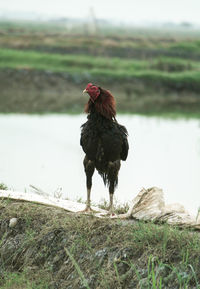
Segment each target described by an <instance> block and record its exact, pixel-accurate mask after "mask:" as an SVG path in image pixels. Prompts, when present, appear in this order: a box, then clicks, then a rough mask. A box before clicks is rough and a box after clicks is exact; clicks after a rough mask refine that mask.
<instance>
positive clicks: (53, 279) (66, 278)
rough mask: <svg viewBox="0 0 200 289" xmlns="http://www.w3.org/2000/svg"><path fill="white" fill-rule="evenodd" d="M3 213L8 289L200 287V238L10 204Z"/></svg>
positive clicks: (0, 264)
mask: <svg viewBox="0 0 200 289" xmlns="http://www.w3.org/2000/svg"><path fill="white" fill-rule="evenodd" d="M0 215H1V221H0V223H1V226H0V237H1V242H0V252H1V259H0V269H1V279H0V286H1V288H2V289H7V288H113V289H114V288H172V287H173V288H186V287H188V288H199V285H200V284H199V283H198V282H199V281H198V280H199V279H200V270H199V265H200V264H199V255H200V251H199V248H200V239H199V234H198V233H195V232H193V233H192V232H191V231H188V230H178V229H176V228H173V227H170V226H167V225H156V224H153V223H144V222H136V221H134V220H130V221H122V220H110V219H108V220H107V219H104V220H103V219H96V218H95V217H92V216H80V215H79V216H77V215H76V214H72V213H67V212H65V211H63V210H60V209H56V208H52V207H46V206H41V205H37V204H30V203H26V202H25V203H24V202H16V201H11V200H2V201H0ZM11 218H17V219H18V222H17V224H16V226H13V227H12V226H9V222H10V219H11Z"/></svg>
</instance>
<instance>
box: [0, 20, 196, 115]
mask: <svg viewBox="0 0 200 289" xmlns="http://www.w3.org/2000/svg"><path fill="white" fill-rule="evenodd" d="M79 28H80V27H79ZM0 76H1V78H0V79H1V80H0V88H1V94H0V107H1V112H29V113H30V112H31V113H32V112H81V111H82V110H83V105H84V102H85V100H83V99H82V98H81V91H82V90H83V88H84V87H85V85H86V84H87V83H88V82H94V83H97V84H99V85H101V86H103V87H105V88H108V89H110V90H111V91H112V93H113V94H114V95H115V97H116V99H117V103H118V110H119V111H121V112H133V113H148V114H151V113H157V114H158V113H180V114H181V113H183V114H188V115H195V114H196V115H199V111H200V97H199V93H200V32H198V30H189V31H187V29H186V30H183V29H182V30H177V31H168V30H166V29H163V30H162V29H161V30H156V31H153V30H146V31H145V30H142V29H141V30H139V29H135V30H134V29H132V30H131V29H129V30H127V31H126V30H125V29H124V31H122V30H120V29H117V28H116V29H115V30H111V29H110V30H109V29H108V28H107V29H105V28H104V29H102V30H99V31H97V33H95V34H92V33H90V32H88V31H87V30H83V29H82V30H81V29H79V30H78V28H76V29H75V28H74V30H70V31H69V29H67V28H66V27H63V26H62V25H57V26H56V25H54V26H53V25H50V24H49V26H48V25H47V24H46V25H44V24H43V25H42V24H41V25H40V26H39V25H36V24H35V25H34V24H30V23H29V25H26V26H25V24H24V23H3V22H2V23H0Z"/></svg>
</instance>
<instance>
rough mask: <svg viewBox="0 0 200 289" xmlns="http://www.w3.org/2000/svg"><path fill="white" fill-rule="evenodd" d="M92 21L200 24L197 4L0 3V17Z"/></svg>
mask: <svg viewBox="0 0 200 289" xmlns="http://www.w3.org/2000/svg"><path fill="white" fill-rule="evenodd" d="M91 7H92V8H93V10H94V11H95V15H96V18H101V19H109V20H115V21H120V22H124V23H142V22H154V23H156V22H158V23H159V22H174V23H180V22H192V23H197V24H199V23H200V0H123V1H120V0H118V1H117V0H0V16H5V15H6V16H9V15H10V16H15V15H16V16H19V15H20V14H21V15H22V13H23V14H24V13H27V15H30V12H31V13H35V14H39V15H44V16H48V17H70V18H86V17H88V15H89V10H90V8H91Z"/></svg>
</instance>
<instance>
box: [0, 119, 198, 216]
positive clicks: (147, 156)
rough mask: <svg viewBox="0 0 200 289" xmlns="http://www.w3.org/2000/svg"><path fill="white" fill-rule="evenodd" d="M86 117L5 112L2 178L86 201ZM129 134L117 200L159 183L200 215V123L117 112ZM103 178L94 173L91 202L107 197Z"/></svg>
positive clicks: (172, 199) (0, 122) (13, 184)
mask: <svg viewBox="0 0 200 289" xmlns="http://www.w3.org/2000/svg"><path fill="white" fill-rule="evenodd" d="M85 120H86V116H85V115H78V116H71V115H70V116H69V115H45V116H37V115H12V114H11V115H0V132H1V140H0V160H1V161H0V182H4V183H5V184H7V186H8V187H9V188H11V189H14V190H18V191H24V190H27V191H29V190H30V188H29V185H30V184H32V185H35V186H36V187H39V188H42V189H43V190H44V191H46V192H48V193H51V194H52V193H53V192H54V191H55V190H56V189H57V188H58V187H62V192H63V197H66V198H70V199H73V200H76V199H78V198H82V199H83V200H85V199H86V188H85V173H84V170H83V165H82V160H83V158H84V153H83V152H82V149H81V147H80V144H79V143H80V125H81V124H82V123H83V122H85ZM118 121H119V122H120V123H121V124H124V125H125V126H126V127H127V129H128V132H129V144H130V151H129V156H128V159H127V161H126V162H122V166H121V170H120V174H119V185H118V188H117V190H116V193H115V197H116V200H117V201H118V202H121V203H124V202H127V201H131V200H132V199H133V198H134V197H135V196H136V194H137V193H138V192H139V191H140V189H141V188H143V187H145V188H148V187H152V186H157V187H161V188H162V189H163V190H164V193H165V199H166V201H167V202H168V203H172V202H179V203H181V204H183V205H184V206H185V207H186V209H188V210H189V211H190V212H192V213H194V214H196V212H197V209H198V207H199V206H200V178H199V172H200V121H199V120H195V119H193V120H184V119H179V120H168V119H161V118H157V117H151V118H149V117H143V116H132V115H126V116H122V115H121V116H118ZM108 197H109V195H108V190H107V188H105V187H104V185H103V182H102V180H101V178H100V176H99V175H98V174H97V173H95V174H94V177H93V188H92V201H93V202H96V203H97V202H99V201H101V200H102V199H107V200H108Z"/></svg>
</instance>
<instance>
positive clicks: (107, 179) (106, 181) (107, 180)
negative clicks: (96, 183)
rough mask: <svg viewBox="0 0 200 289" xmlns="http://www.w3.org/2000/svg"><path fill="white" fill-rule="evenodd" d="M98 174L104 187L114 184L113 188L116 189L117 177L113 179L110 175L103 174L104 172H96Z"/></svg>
mask: <svg viewBox="0 0 200 289" xmlns="http://www.w3.org/2000/svg"><path fill="white" fill-rule="evenodd" d="M98 173H99V174H100V176H101V177H102V179H103V182H104V185H105V186H107V187H109V186H110V185H111V183H112V182H114V188H116V187H117V185H118V177H117V176H115V178H113V174H112V175H111V174H110V173H108V172H106V173H105V172H100V171H98Z"/></svg>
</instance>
